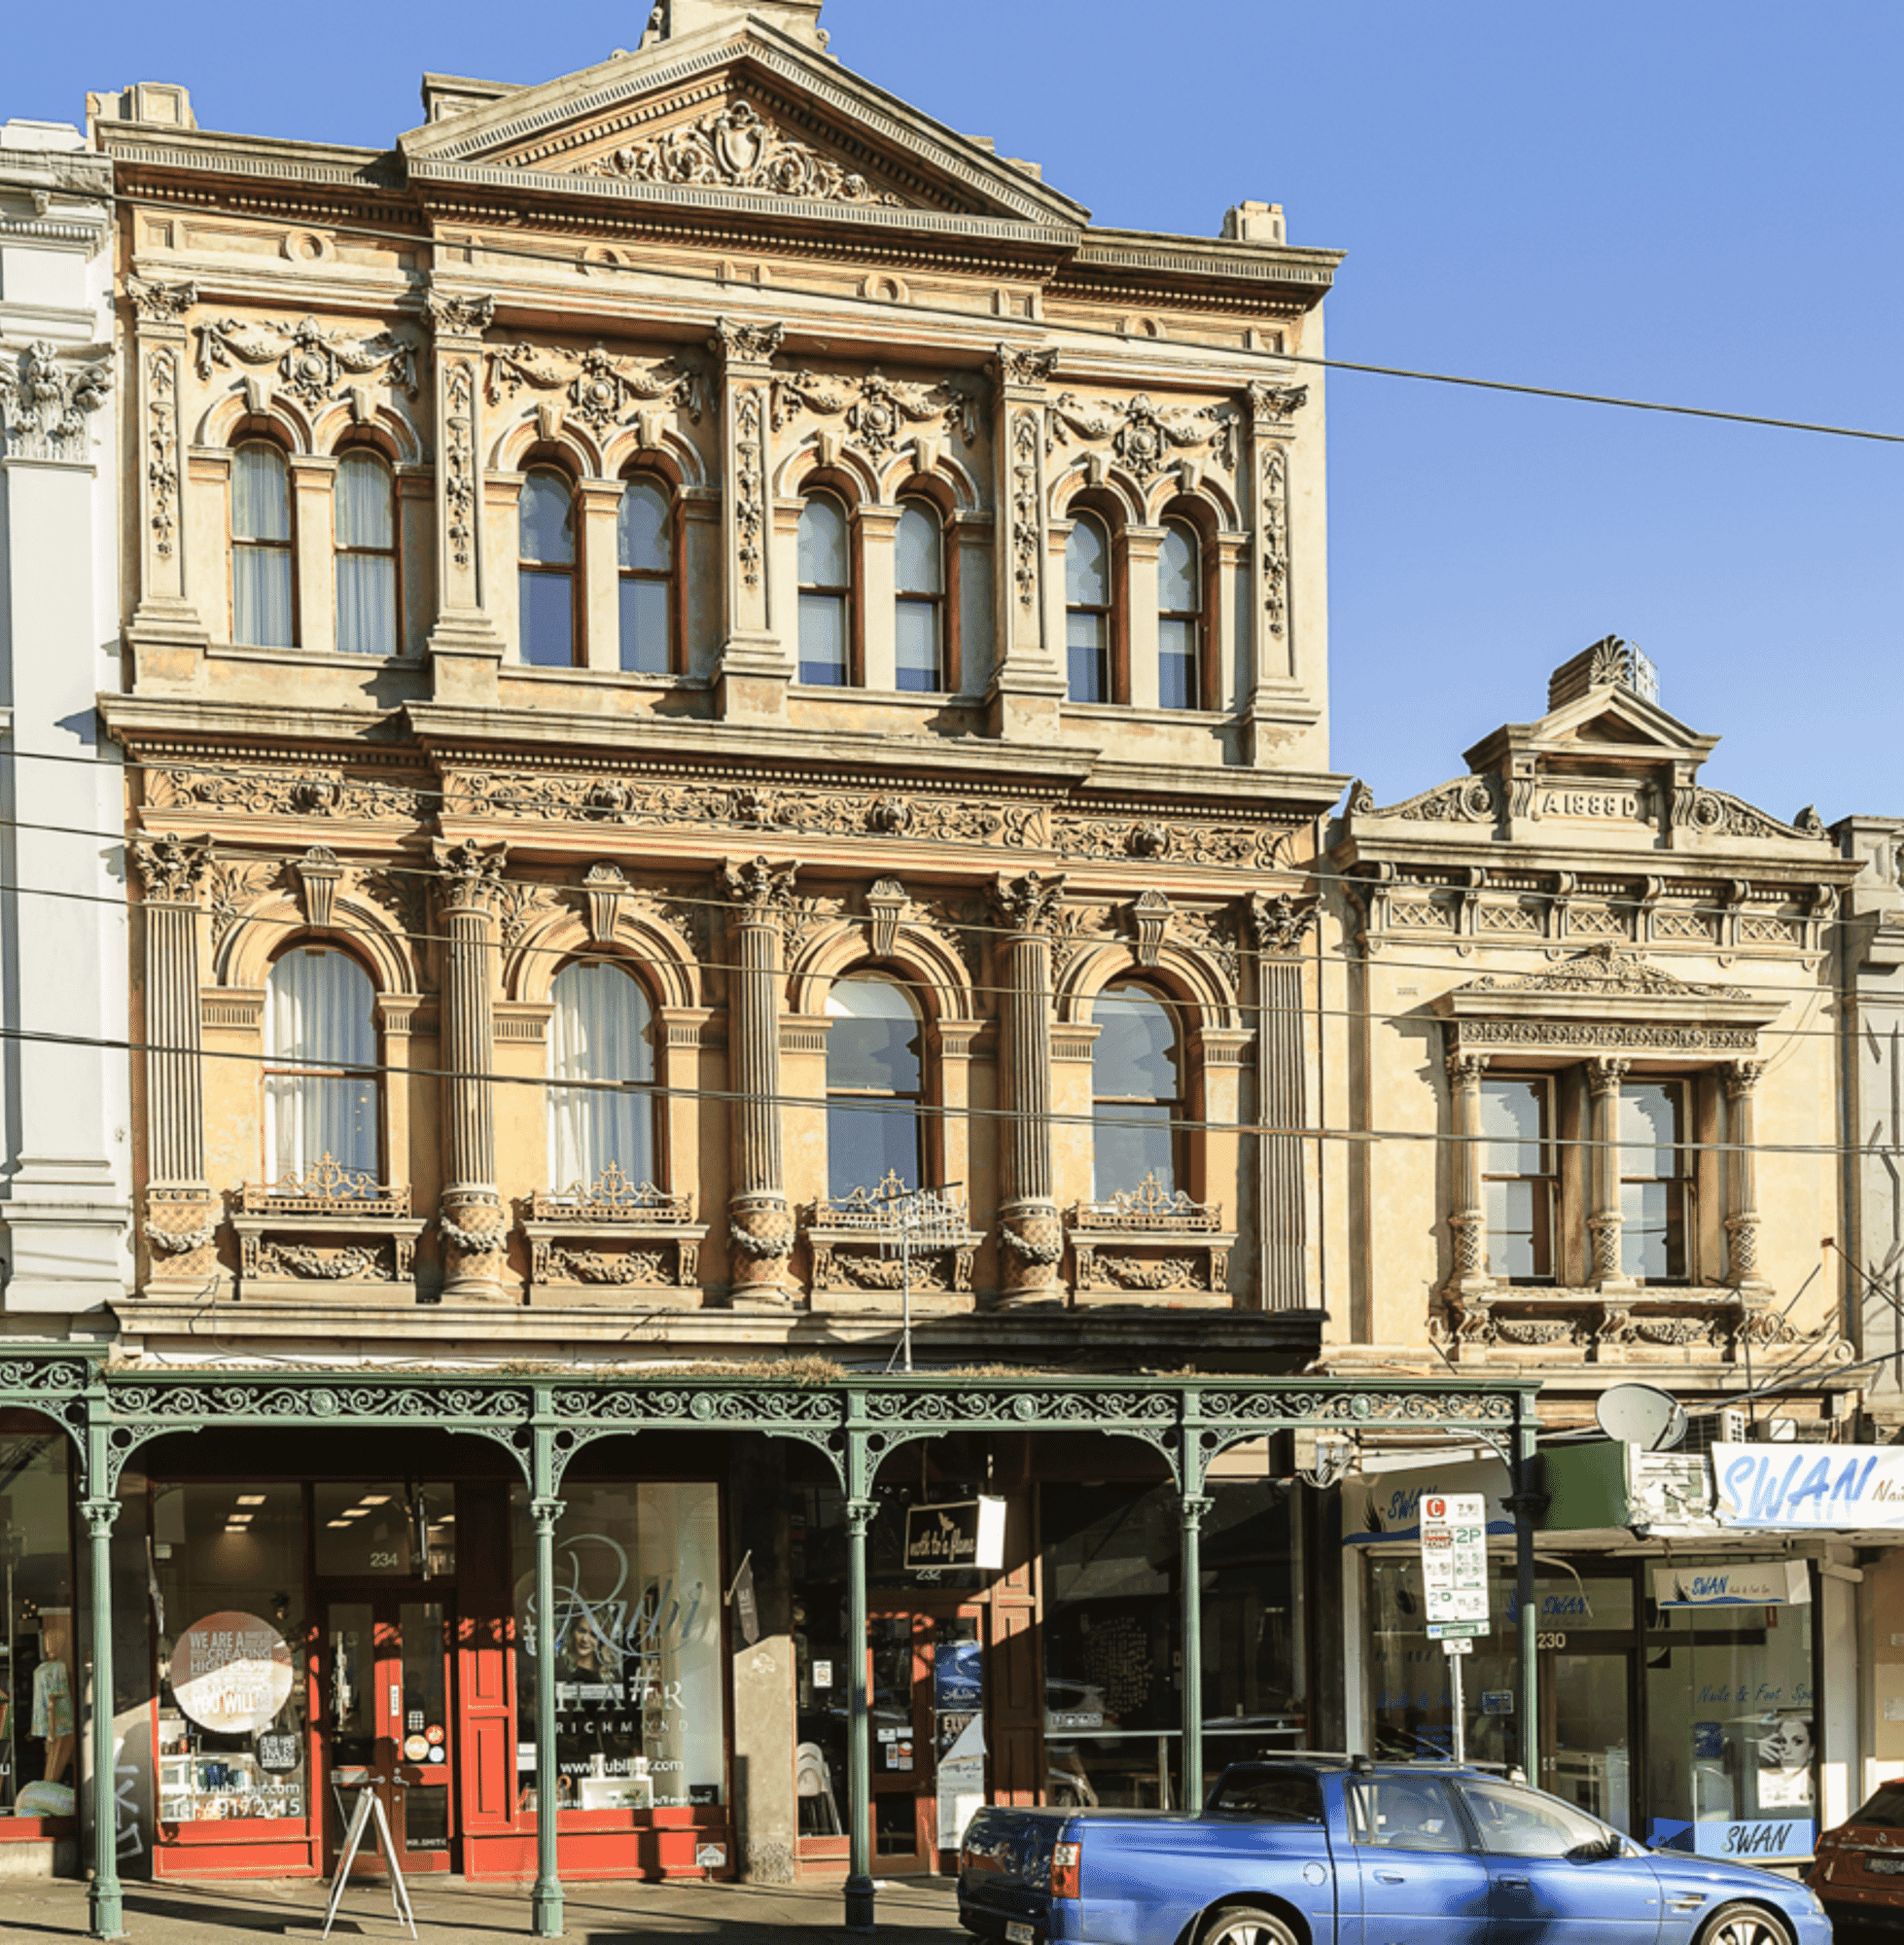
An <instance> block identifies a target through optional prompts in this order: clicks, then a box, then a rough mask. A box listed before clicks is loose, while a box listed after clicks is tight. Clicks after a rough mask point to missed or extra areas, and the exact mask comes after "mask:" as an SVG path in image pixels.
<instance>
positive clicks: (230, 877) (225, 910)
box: [208, 858, 284, 952]
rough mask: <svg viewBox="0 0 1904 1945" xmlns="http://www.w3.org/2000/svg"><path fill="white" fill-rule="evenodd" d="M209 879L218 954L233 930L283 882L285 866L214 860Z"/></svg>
mask: <svg viewBox="0 0 1904 1945" xmlns="http://www.w3.org/2000/svg"><path fill="white" fill-rule="evenodd" d="M208 876H209V890H210V893H211V907H212V950H213V951H214V952H216V951H217V950H218V948H219V947H220V946H221V945H223V944H224V943H225V941H226V939H227V937H229V935H230V933H231V931H232V929H233V928H234V927H236V926H238V925H239V924H241V923H242V922H243V921H244V920H245V919H247V918H249V917H250V916H251V907H252V905H253V904H254V903H255V902H256V901H258V900H259V899H261V898H263V897H264V894H265V893H266V892H268V891H271V890H272V889H274V888H275V887H276V886H277V885H279V884H281V883H282V882H283V879H284V866H282V865H280V864H279V863H278V862H277V861H276V860H275V859H250V860H246V859H235V858H215V859H213V860H212V865H211V869H210V872H209V874H208Z"/></svg>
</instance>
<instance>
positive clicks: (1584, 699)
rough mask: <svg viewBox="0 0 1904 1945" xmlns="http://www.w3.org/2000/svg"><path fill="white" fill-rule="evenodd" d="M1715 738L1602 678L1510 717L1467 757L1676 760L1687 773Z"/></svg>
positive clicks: (1502, 762) (1492, 761)
mask: <svg viewBox="0 0 1904 1945" xmlns="http://www.w3.org/2000/svg"><path fill="white" fill-rule="evenodd" d="M1718 741H1719V739H1718V738H1717V737H1716V736H1702V735H1701V734H1700V733H1699V731H1698V730H1696V729H1694V728H1693V727H1692V726H1691V725H1689V724H1686V723H1682V722H1680V721H1679V719H1678V718H1677V717H1676V716H1674V715H1671V714H1670V713H1669V712H1668V711H1666V710H1664V709H1662V708H1661V707H1660V706H1659V704H1658V703H1657V702H1654V701H1651V700H1650V699H1649V698H1647V697H1646V696H1643V695H1636V694H1635V693H1634V691H1633V690H1630V689H1625V688H1622V687H1620V686H1618V685H1616V684H1612V683H1607V684H1603V685H1601V686H1599V687H1596V688H1593V689H1590V690H1587V692H1586V693H1585V694H1583V695H1577V696H1575V697H1574V698H1573V699H1572V700H1571V701H1569V702H1563V703H1561V704H1560V705H1559V706H1558V707H1557V708H1553V709H1549V710H1548V712H1547V713H1546V715H1544V716H1543V717H1541V718H1540V719H1539V720H1538V721H1537V722H1534V723H1510V724H1507V725H1503V726H1502V727H1501V728H1499V729H1497V730H1495V731H1494V732H1493V734H1492V735H1488V736H1484V737H1483V738H1482V739H1481V741H1480V742H1478V743H1476V744H1475V745H1474V747H1473V748H1472V749H1471V750H1469V751H1468V752H1467V760H1468V763H1469V764H1470V765H1471V767H1472V768H1474V769H1475V770H1477V771H1482V770H1499V769H1504V768H1507V767H1509V765H1510V763H1511V760H1512V759H1513V758H1515V757H1529V756H1534V757H1540V758H1550V759H1556V760H1559V761H1560V762H1561V764H1562V765H1563V766H1571V765H1574V764H1587V765H1591V764H1594V763H1596V762H1599V763H1609V764H1612V765H1614V766H1616V767H1626V766H1630V765H1632V764H1634V763H1636V762H1638V763H1640V764H1642V765H1645V766H1648V767H1650V766H1652V765H1679V766H1683V771H1682V773H1683V774H1684V775H1685V776H1686V777H1688V778H1689V777H1691V776H1692V775H1694V774H1696V773H1697V771H1698V769H1699V766H1700V765H1701V764H1702V763H1703V762H1705V760H1706V759H1707V758H1708V757H1710V755H1711V754H1712V752H1713V750H1714V749H1715V748H1717V746H1718Z"/></svg>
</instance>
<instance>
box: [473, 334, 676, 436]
mask: <svg viewBox="0 0 1904 1945" xmlns="http://www.w3.org/2000/svg"><path fill="white" fill-rule="evenodd" d="M564 385H566V386H567V387H568V394H567V396H568V407H567V409H568V411H569V412H571V413H572V414H573V415H574V416H575V417H576V418H578V419H580V420H582V423H583V424H584V425H587V426H590V427H592V428H593V429H594V431H595V432H597V433H606V432H608V431H610V430H611V429H612V428H613V427H616V426H618V425H623V424H625V423H627V421H628V420H629V419H630V418H632V417H633V416H634V415H635V414H636V413H637V412H638V411H639V410H640V408H641V407H644V406H648V407H672V408H673V409H674V410H676V411H681V412H686V413H687V414H688V417H689V418H691V419H694V420H696V421H698V420H699V418H700V416H701V380H700V374H699V373H698V372H696V371H690V370H689V369H688V367H687V366H685V365H683V364H682V363H681V362H680V360H679V359H675V358H664V359H663V360H661V362H660V363H659V364H657V365H642V366H628V365H621V364H617V361H616V360H615V359H614V358H612V357H610V356H609V353H608V350H607V348H606V347H605V346H603V345H600V344H597V345H594V346H592V347H591V348H590V349H589V350H587V351H584V352H583V353H582V355H581V357H579V358H575V357H567V356H564V355H563V354H561V353H559V352H550V351H539V350H537V348H536V347H535V346H534V345H532V344H511V345H510V346H509V347H508V348H507V349H505V350H500V351H492V352H491V353H490V354H489V384H488V390H487V396H488V399H489V403H490V404H491V405H492V406H495V405H502V404H503V403H505V402H506V401H509V400H512V399H513V398H514V397H515V395H516V394H517V393H518V392H520V391H521V390H522V389H523V388H524V387H525V386H526V387H528V388H529V389H530V390H532V391H537V392H552V391H555V390H557V389H558V388H560V387H561V386H564Z"/></svg>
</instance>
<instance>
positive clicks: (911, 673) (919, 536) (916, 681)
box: [893, 500, 946, 694]
mask: <svg viewBox="0 0 1904 1945" xmlns="http://www.w3.org/2000/svg"><path fill="white" fill-rule="evenodd" d="M897 556H898V557H897V558H896V560H895V561H894V576H893V582H894V588H895V594H896V604H897V606H896V614H895V617H894V620H895V634H896V641H895V649H896V651H897V653H896V656H895V659H896V662H897V665H898V682H899V688H900V689H903V690H919V691H922V692H924V693H926V694H932V693H934V692H936V691H937V690H942V689H944V688H945V687H946V680H945V671H946V658H945V533H944V529H943V527H942V526H941V524H940V522H939V517H938V509H937V508H936V507H934V505H933V504H932V502H931V501H930V500H907V501H906V502H904V504H903V505H902V506H901V507H900V509H899V535H898V543H897Z"/></svg>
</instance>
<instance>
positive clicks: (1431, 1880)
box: [959, 1756, 1904, 1945]
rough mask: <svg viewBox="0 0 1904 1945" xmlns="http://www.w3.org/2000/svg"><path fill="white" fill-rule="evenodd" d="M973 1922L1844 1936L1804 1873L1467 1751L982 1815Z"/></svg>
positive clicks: (1329, 1944) (1201, 1932)
mask: <svg viewBox="0 0 1904 1945" xmlns="http://www.w3.org/2000/svg"><path fill="white" fill-rule="evenodd" d="M1900 1855H1904V1853H1900ZM959 1915H960V1918H961V1920H962V1922H963V1923H964V1925H965V1927H966V1928H967V1930H969V1931H970V1932H973V1933H974V1934H976V1935H977V1936H978V1937H980V1938H987V1939H997V1940H1001V1941H1003V1945H1086V1941H1088V1945H1179V1941H1180V1940H1182V1941H1189V1945H1830V1939H1831V1927H1830V1923H1829V1921H1828V1920H1827V1919H1826V1917H1825V1913H1824V1907H1823V1906H1822V1905H1821V1904H1820V1903H1819V1902H1818V1900H1817V1898H1816V1895H1815V1894H1814V1893H1813V1892H1812V1891H1811V1889H1810V1888H1809V1887H1808V1886H1806V1885H1803V1884H1799V1883H1797V1882H1796V1881H1794V1880H1791V1879H1788V1878H1781V1877H1777V1876H1774V1875H1773V1874H1772V1873H1771V1872H1769V1871H1761V1870H1756V1869H1753V1868H1752V1867H1750V1866H1749V1865H1745V1864H1731V1863H1725V1862H1721V1861H1719V1860H1718V1859H1715V1858H1711V1857H1684V1856H1680V1855H1678V1854H1675V1853H1665V1852H1658V1851H1648V1850H1645V1849H1643V1848H1642V1847H1641V1846H1640V1845H1639V1844H1637V1843H1635V1842H1634V1841H1633V1840H1632V1839H1631V1838H1630V1837H1626V1836H1623V1835H1622V1834H1621V1833H1620V1832H1619V1831H1617V1830H1615V1829H1613V1828H1612V1827H1611V1826H1610V1825H1608V1824H1605V1823H1603V1822H1601V1821H1599V1820H1598V1819H1597V1818H1593V1817H1589V1816H1587V1815H1586V1813H1585V1812H1584V1811H1581V1810H1578V1809H1576V1808H1575V1807H1574V1806H1573V1805H1572V1804H1570V1803H1565V1802H1563V1801H1562V1800H1561V1799H1560V1798H1559V1797H1556V1796H1549V1795H1547V1794H1546V1793H1545V1792H1544V1791H1542V1790H1537V1789H1530V1788H1528V1787H1527V1786H1525V1785H1523V1784H1515V1783H1508V1782H1505V1781H1503V1780H1502V1779H1500V1778H1499V1777H1497V1776H1491V1775H1489V1774H1487V1773H1486V1772H1484V1771H1482V1770H1479V1769H1477V1768H1475V1767H1473V1766H1472V1765H1470V1764H1456V1763H1447V1762H1443V1763H1393V1762H1373V1761H1371V1760H1369V1758H1367V1757H1365V1756H1356V1757H1349V1756H1340V1757H1334V1756H1329V1757H1324V1756H1304V1757H1300V1758H1290V1759H1279V1760H1275V1761H1265V1762H1251V1763H1236V1764H1233V1765H1232V1766H1231V1767H1230V1768H1228V1769H1226V1770H1225V1771H1224V1772H1223V1773H1222V1775H1221V1776H1220V1777H1219V1778H1218V1779H1217V1782H1216V1788H1215V1789H1213V1790H1212V1791H1211V1793H1210V1798H1209V1801H1208V1802H1207V1803H1205V1805H1204V1807H1203V1809H1202V1811H1201V1812H1198V1813H1195V1814H1187V1815H1176V1816H1172V1815H1167V1814H1162V1813H1156V1812H1150V1811H1086V1812H1082V1813H1080V1812H1077V1811H1075V1810H1013V1809H1006V1808H1003V1807H998V1808H986V1809H982V1810H980V1811H979V1812H978V1813H977V1815H976V1816H974V1817H973V1818H972V1820H971V1821H970V1824H969V1825H968V1826H967V1829H966V1837H965V1844H964V1848H963V1849H962V1851H961V1853H960V1858H959Z"/></svg>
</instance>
